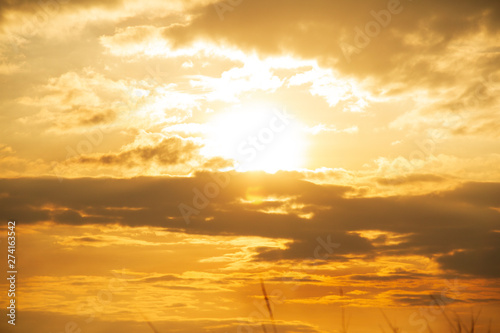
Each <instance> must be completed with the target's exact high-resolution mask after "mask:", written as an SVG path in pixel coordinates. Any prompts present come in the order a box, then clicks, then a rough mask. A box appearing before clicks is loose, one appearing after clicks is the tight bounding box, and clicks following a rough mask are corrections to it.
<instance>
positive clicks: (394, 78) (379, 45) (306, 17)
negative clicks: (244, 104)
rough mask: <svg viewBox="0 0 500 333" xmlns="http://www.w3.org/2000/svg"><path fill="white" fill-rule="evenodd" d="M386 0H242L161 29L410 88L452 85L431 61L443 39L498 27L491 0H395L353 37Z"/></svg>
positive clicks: (498, 8)
mask: <svg viewBox="0 0 500 333" xmlns="http://www.w3.org/2000/svg"><path fill="white" fill-rule="evenodd" d="M393 2H394V1H386V0H379V1H370V2H345V1H327V0H315V1H309V2H303V1H298V0H292V1H289V0H286V1H285V0H275V1H267V0H256V1H243V2H241V3H239V4H238V5H236V6H234V7H233V6H230V8H231V10H227V11H223V10H216V9H215V8H214V6H212V5H209V6H207V7H205V8H202V9H199V10H198V11H197V12H196V16H195V18H194V20H193V21H192V22H190V23H189V24H187V25H178V26H174V27H172V28H170V29H168V30H167V31H165V36H166V37H167V38H169V39H171V40H172V41H173V42H174V43H175V44H176V45H183V44H186V43H190V42H192V41H194V40H197V39H200V38H205V39H210V40H213V41H215V42H221V41H222V42H227V43H230V44H233V45H237V46H238V47H240V48H242V49H244V50H247V51H251V50H257V51H259V52H261V53H264V54H287V53H290V52H291V53H294V54H296V55H298V56H300V57H303V58H312V59H318V60H319V61H320V62H321V63H323V64H324V65H326V66H329V67H335V68H337V69H339V70H341V71H343V72H345V73H348V74H355V75H357V76H360V77H362V78H366V77H367V76H372V77H374V78H376V79H378V80H380V81H381V82H384V83H387V84H394V83H395V82H398V83H403V84H404V85H406V86H407V87H412V86H415V85H416V84H419V85H430V86H440V85H449V84H450V83H456V82H457V79H458V76H457V71H456V70H457V68H454V69H453V72H452V71H448V70H446V69H440V68H439V66H436V62H437V61H440V60H442V57H443V55H446V54H447V52H448V47H449V46H450V45H451V44H453V43H456V42H458V41H460V40H461V39H463V38H469V37H471V36H474V34H477V33H479V32H481V31H482V29H484V30H485V31H486V32H488V33H490V34H491V35H495V34H496V33H498V30H499V27H500V24H499V23H498V22H500V3H498V2H497V1H486V0H485V1H473V2H472V1H467V0H460V1H452V0H446V1H439V2H435V1H430V0H419V1H413V2H408V1H400V2H399V1H397V0H395V2H396V3H400V5H399V6H398V5H397V4H396V5H395V6H394V8H397V10H394V12H393V14H392V15H391V18H390V22H389V23H388V24H386V27H383V28H381V29H380V32H379V33H374V34H373V35H372V37H369V40H368V41H366V38H367V37H364V38H365V41H366V42H365V41H360V42H359V43H356V41H355V39H356V36H357V32H356V29H357V28H359V29H360V30H361V31H365V30H366V29H367V28H366V27H367V24H368V23H369V22H376V19H375V17H374V16H373V14H372V13H371V12H372V11H374V12H376V13H379V12H380V11H383V10H385V11H386V12H387V9H388V8H389V7H391V6H392V5H391V4H392V3H393ZM221 5H222V2H221ZM222 6H224V5H222ZM220 8H221V7H220ZM226 8H227V6H226ZM391 8H392V7H391ZM384 25H385V23H384ZM379 26H380V25H379ZM372 29H375V28H372ZM373 31H375V30H373ZM360 38H361V37H360ZM361 39H362V38H361ZM422 41H425V43H423V42H422ZM341 42H344V43H348V44H349V45H351V46H354V47H357V49H358V51H359V52H357V53H356V54H351V52H348V54H350V55H349V58H350V60H351V61H347V59H346V57H345V56H344V53H346V52H344V51H343V50H342V48H341V46H340V43H341ZM364 44H366V46H365V45H364ZM478 56H479V55H478ZM486 58H489V57H487V56H486V55H485V56H484V59H486ZM496 63H497V64H498V58H497V62H496ZM457 65H460V64H457ZM478 66H481V67H480V68H478V70H479V71H480V72H481V71H487V70H488V69H489V70H494V69H495V68H497V66H496V65H493V64H488V63H486V62H485V63H482V64H481V65H478Z"/></svg>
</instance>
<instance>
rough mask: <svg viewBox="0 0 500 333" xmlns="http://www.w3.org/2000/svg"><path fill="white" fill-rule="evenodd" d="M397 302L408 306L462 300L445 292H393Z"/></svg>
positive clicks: (431, 304) (440, 304) (444, 304)
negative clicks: (432, 293) (431, 293)
mask: <svg viewBox="0 0 500 333" xmlns="http://www.w3.org/2000/svg"><path fill="white" fill-rule="evenodd" d="M391 297H392V299H393V301H394V302H395V303H399V304H404V305H406V306H435V307H441V306H446V305H448V304H451V303H455V302H462V301H461V300H457V299H454V298H451V297H448V296H446V295H443V294H435V295H423V294H392V295H391Z"/></svg>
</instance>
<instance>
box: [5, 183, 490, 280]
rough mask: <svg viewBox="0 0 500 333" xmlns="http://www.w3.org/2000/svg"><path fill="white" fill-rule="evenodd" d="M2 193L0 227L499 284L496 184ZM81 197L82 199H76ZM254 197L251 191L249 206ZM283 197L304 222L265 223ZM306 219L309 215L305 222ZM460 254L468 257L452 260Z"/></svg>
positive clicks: (53, 187)
mask: <svg viewBox="0 0 500 333" xmlns="http://www.w3.org/2000/svg"><path fill="white" fill-rule="evenodd" d="M213 177H216V178H213ZM217 177H219V178H217ZM227 177H229V183H228V185H227V186H226V187H224V188H220V189H219V191H218V193H219V194H218V195H217V196H215V197H214V196H212V197H205V198H208V199H207V200H208V202H209V203H208V204H207V205H206V207H204V208H200V206H196V202H202V201H203V200H204V199H203V197H202V196H200V194H197V193H204V191H206V189H207V184H210V183H213V184H214V185H210V186H212V187H214V186H216V185H215V184H217V183H216V179H219V181H221V180H222V181H223V180H224V179H226V180H227ZM1 184H2V188H3V189H4V190H3V191H4V193H5V195H4V196H3V197H2V198H0V204H1V206H2V216H3V217H2V218H4V219H9V218H13V217H14V218H16V219H20V220H23V221H25V222H24V223H36V222H42V221H54V222H57V223H63V224H71V225H80V224H108V223H117V222H118V223H120V224H122V225H125V226H141V225H149V226H157V227H164V228H166V229H169V230H173V231H181V232H186V233H189V234H205V235H239V236H260V237H268V238H279V239H286V240H288V244H287V245H286V246H285V247H282V248H269V247H261V248H259V249H257V250H256V252H255V256H254V259H255V260H257V261H259V260H261V261H280V260H298V261H303V260H311V259H313V261H315V260H316V261H317V260H318V258H319V260H320V261H326V262H328V261H329V260H333V261H345V260H352V259H353V258H358V259H360V260H368V259H370V258H371V259H373V258H374V257H377V256H405V255H419V256H428V257H431V258H436V260H437V262H438V263H440V264H441V266H442V268H443V269H450V270H452V271H456V272H458V273H462V274H477V275H480V276H485V277H494V276H498V271H497V270H495V269H494V268H492V267H496V266H495V264H494V262H493V260H494V258H495V253H496V252H497V251H498V244H500V242H498V233H496V232H493V231H494V230H498V218H499V214H500V212H499V211H498V210H495V209H491V208H490V207H497V208H498V207H500V202H498V200H497V199H496V198H498V197H499V196H497V195H496V192H498V191H499V189H500V185H499V184H498V183H469V184H466V185H464V186H463V187H461V188H457V189H455V190H450V191H446V192H441V193H430V194H427V195H419V196H399V197H371V198H363V197H345V196H344V195H345V194H346V193H347V191H348V190H349V188H348V187H340V186H332V185H315V184H312V183H309V182H304V181H300V180H297V179H294V178H291V177H290V176H285V175H265V174H259V173H257V174H255V173H249V174H238V173H234V174H225V175H224V174H211V173H203V174H198V175H197V176H196V177H194V178H133V179H65V180H63V181H62V182H59V181H58V180H57V179H3V180H1ZM210 186H209V187H210ZM47 188H49V189H50V191H46V189H47ZM75 188H78V189H79V190H78V191H77V192H75V191H74V189H75ZM249 188H252V196H251V198H250V199H249V197H248V195H249V194H248V193H249V192H248V189H249ZM27 189H29V191H28V190H27ZM212 190H214V189H210V191H212ZM198 191H201V192H198ZM40 193H43V195H41V194H40ZM476 193H482V195H476ZM97 194H99V195H97ZM203 196H204V194H203ZM284 196H285V197H288V198H291V199H289V200H291V201H289V203H290V204H291V203H293V204H294V205H296V207H297V208H296V209H298V210H299V212H300V213H298V212H297V211H294V210H290V211H286V210H285V211H284V212H282V213H280V214H276V213H266V212H265V211H266V210H265V208H266V207H269V205H270V204H272V202H273V201H268V200H265V199H259V200H257V199H256V198H258V197H260V198H279V197H284ZM193 200H195V201H193ZM248 200H253V201H248ZM181 203H183V204H185V205H187V206H190V207H192V208H195V210H196V209H197V210H199V213H197V214H192V215H191V216H190V220H191V223H190V224H186V221H185V219H184V217H185V216H183V215H182V213H181V210H180V209H179V204H181ZM273 205H275V204H273ZM50 207H58V208H50ZM107 207H128V208H130V209H126V210H110V209H108V208H107ZM196 207H198V208H196ZM284 207H286V206H284ZM297 214H299V215H297ZM303 214H311V215H310V216H309V217H308V218H303V217H300V216H302V215H303ZM374 221H376V222H377V223H376V224H374ZM374 227H376V230H379V231H384V232H390V233H393V234H394V235H398V234H401V235H405V236H404V237H399V238H380V239H378V238H376V239H372V238H368V236H366V235H365V233H363V231H364V230H373V228H374ZM393 240H397V241H393ZM324 243H326V244H327V245H328V246H326V247H325V245H324ZM322 244H323V245H322ZM334 244H335V246H334ZM337 245H338V246H337ZM459 249H460V250H462V251H464V252H463V253H461V252H457V253H455V254H451V255H450V253H453V251H457V250H459ZM363 258H364V259H363ZM462 259H463V260H462ZM465 263H467V264H465ZM472 263H476V264H475V265H473V264H472ZM479 263H480V264H479Z"/></svg>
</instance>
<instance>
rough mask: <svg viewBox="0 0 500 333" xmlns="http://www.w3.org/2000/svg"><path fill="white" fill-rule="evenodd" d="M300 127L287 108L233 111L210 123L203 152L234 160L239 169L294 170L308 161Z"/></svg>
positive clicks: (254, 107)
mask: <svg viewBox="0 0 500 333" xmlns="http://www.w3.org/2000/svg"><path fill="white" fill-rule="evenodd" d="M301 128H303V127H302V126H300V123H299V122H298V120H297V119H296V118H295V117H294V116H293V115H290V114H289V113H288V112H286V110H278V109H275V108H271V107H267V106H261V105H260V106H253V107H246V108H239V109H236V110H231V111H230V112H226V113H223V114H219V115H216V116H214V118H213V119H212V120H211V121H210V122H209V123H208V133H207V134H208V135H207V141H208V143H207V146H206V147H205V149H204V154H205V155H208V156H222V157H224V158H228V159H232V160H234V161H235V169H236V170H237V171H251V170H261V171H266V172H269V173H275V172H276V171H279V170H295V169H298V168H301V167H303V164H304V162H305V157H304V155H305V154H304V153H305V146H306V144H305V143H306V142H305V138H304V137H303V135H302V130H301Z"/></svg>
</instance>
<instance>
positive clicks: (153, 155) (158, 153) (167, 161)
mask: <svg viewBox="0 0 500 333" xmlns="http://www.w3.org/2000/svg"><path fill="white" fill-rule="evenodd" d="M200 147H201V145H198V144H195V143H194V142H192V141H189V140H185V139H182V138H180V137H176V136H173V137H168V138H163V139H162V140H161V141H159V142H158V143H156V144H145V145H140V146H137V147H131V148H126V149H124V150H122V151H120V152H117V153H107V154H96V155H86V156H80V157H78V158H76V160H74V161H73V162H74V163H80V164H98V165H117V166H118V165H120V166H124V167H134V166H138V165H143V164H144V163H147V162H152V161H156V162H158V163H159V164H161V165H172V164H179V163H184V162H186V161H189V160H191V159H193V158H194V156H195V155H196V154H195V153H196V152H197V151H198V150H199V148H200Z"/></svg>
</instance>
